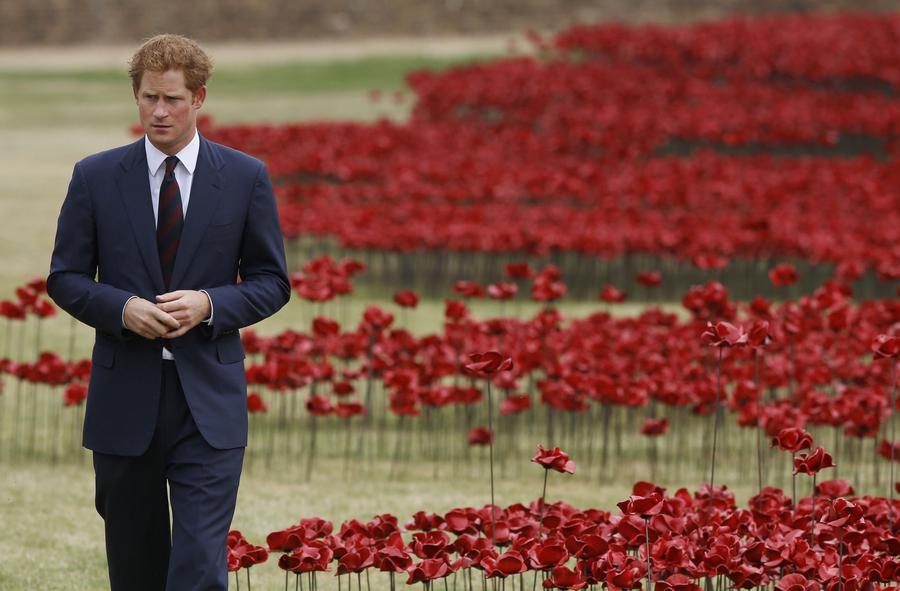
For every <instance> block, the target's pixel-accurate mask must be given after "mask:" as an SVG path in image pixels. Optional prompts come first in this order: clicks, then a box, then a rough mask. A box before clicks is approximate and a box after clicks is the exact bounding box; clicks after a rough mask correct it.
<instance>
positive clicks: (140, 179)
mask: <svg viewBox="0 0 900 591" xmlns="http://www.w3.org/2000/svg"><path fill="white" fill-rule="evenodd" d="M119 164H120V166H121V167H122V171H121V174H120V175H119V178H118V179H117V184H118V185H119V195H120V196H121V198H122V202H123V203H124V204H125V211H126V212H127V213H128V220H129V221H130V222H131V229H132V231H133V232H134V237H135V240H137V245H138V250H139V251H140V253H141V258H142V259H143V260H144V265H145V266H146V267H147V271H148V273H149V274H150V279H151V280H152V281H153V287H154V288H156V290H157V293H164V292H165V283H164V282H163V276H162V268H161V267H160V264H159V253H158V252H157V250H156V226H155V225H154V223H153V202H152V200H151V198H150V178H149V173H148V172H147V152H146V150H144V138H143V137H142V138H141V139H140V140H138V141H137V142H135V143H134V144H132V145H131V148H130V149H129V150H128V151H127V152H126V153H125V156H124V157H123V158H122V160H121V162H120V163H119Z"/></svg>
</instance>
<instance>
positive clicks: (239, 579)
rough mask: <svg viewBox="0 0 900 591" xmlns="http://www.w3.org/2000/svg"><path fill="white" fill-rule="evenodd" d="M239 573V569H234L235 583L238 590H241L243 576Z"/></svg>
mask: <svg viewBox="0 0 900 591" xmlns="http://www.w3.org/2000/svg"><path fill="white" fill-rule="evenodd" d="M238 570H240V569H238ZM239 575H240V573H238V571H234V583H235V585H236V586H237V591H241V577H240V576H239Z"/></svg>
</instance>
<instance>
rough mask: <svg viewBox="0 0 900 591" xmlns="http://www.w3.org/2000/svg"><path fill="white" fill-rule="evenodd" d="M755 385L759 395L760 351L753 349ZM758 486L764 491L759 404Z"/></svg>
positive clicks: (757, 409) (757, 443)
mask: <svg viewBox="0 0 900 591" xmlns="http://www.w3.org/2000/svg"><path fill="white" fill-rule="evenodd" d="M753 385H754V386H756V392H757V395H758V394H759V350H758V349H755V348H754V349H753ZM756 486H757V490H762V426H761V425H760V424H759V404H758V403H757V407H756Z"/></svg>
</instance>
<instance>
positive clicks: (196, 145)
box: [144, 131, 200, 176]
mask: <svg viewBox="0 0 900 591" xmlns="http://www.w3.org/2000/svg"><path fill="white" fill-rule="evenodd" d="M144 148H145V150H146V151H147V168H149V169H150V174H151V175H153V176H156V173H157V172H159V169H160V167H161V166H162V164H163V162H165V160H166V158H168V155H166V154H165V153H163V152H161V151H160V150H159V148H157V147H156V146H154V145H153V144H152V143H151V142H150V139H149V138H148V137H147V136H146V135H145V136H144ZM199 154H200V133H199V132H197V131H194V137H193V138H192V139H191V141H190V142H188V144H187V145H186V146H185V147H183V148H182V149H181V151H180V152H178V153H177V154H175V156H176V157H177V158H178V161H179V162H181V164H182V165H184V168H185V169H186V170H187V171H188V174H194V168H196V166H197V156H198V155H199Z"/></svg>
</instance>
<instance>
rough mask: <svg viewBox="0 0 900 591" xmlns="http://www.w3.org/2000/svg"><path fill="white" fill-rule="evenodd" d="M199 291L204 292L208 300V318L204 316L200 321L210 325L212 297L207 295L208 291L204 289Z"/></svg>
mask: <svg viewBox="0 0 900 591" xmlns="http://www.w3.org/2000/svg"><path fill="white" fill-rule="evenodd" d="M200 293H204V294H206V299H208V300H209V318H204V319H203V321H202V322H204V323H205V324H206V325H207V326H212V323H213V314H214V311H213V303H212V298H211V297H209V292H207V291H206V290H205V289H201V290H200Z"/></svg>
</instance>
